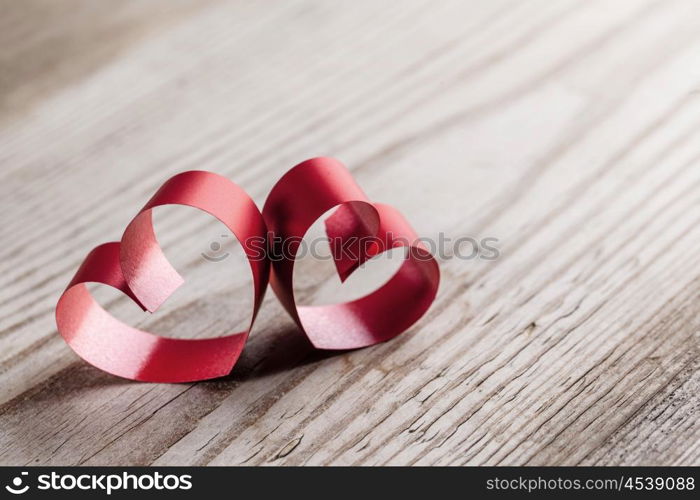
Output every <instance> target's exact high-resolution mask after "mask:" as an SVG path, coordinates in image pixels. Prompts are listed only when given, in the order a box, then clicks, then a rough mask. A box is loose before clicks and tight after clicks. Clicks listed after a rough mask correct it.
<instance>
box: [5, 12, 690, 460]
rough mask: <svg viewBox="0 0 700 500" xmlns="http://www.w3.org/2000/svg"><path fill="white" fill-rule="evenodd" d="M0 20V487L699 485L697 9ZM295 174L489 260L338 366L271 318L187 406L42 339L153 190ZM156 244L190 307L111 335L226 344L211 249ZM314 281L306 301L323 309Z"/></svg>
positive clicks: (166, 239) (116, 308)
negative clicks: (224, 373)
mask: <svg viewBox="0 0 700 500" xmlns="http://www.w3.org/2000/svg"><path fill="white" fill-rule="evenodd" d="M2 10H3V16H2V17H0V96H1V99H0V166H1V168H0V199H1V200H2V212H1V215H0V217H2V219H1V222H2V224H1V226H0V227H1V228H2V240H1V241H2V245H1V247H0V254H1V255H2V257H1V259H0V268H1V270H0V280H2V286H1V287H0V374H1V375H0V376H1V377H2V378H1V380H2V384H0V404H1V406H0V429H2V432H0V464H36V465H38V464H124V465H126V464H158V465H166V464H216V465H220V464H275V465H287V464H368V465H372V464H503V465H506V464H508V465H518V464H548V465H560V464H603V465H615V464H623V465H633V464H635V465H639V464H673V465H676V464H684V465H689V464H693V465H700V425H698V412H699V410H700V398H699V396H698V394H699V393H700V361H699V360H698V354H699V352H700V344H699V340H700V314H699V313H700V300H699V299H700V224H699V223H700V195H699V193H700V3H698V2H696V1H692V0H688V1H669V2H644V1H621V0H616V1H614V2H603V1H597V2H596V1H591V2H589V1H586V2H578V1H572V0H562V1H557V2H550V1H545V0H535V1H528V2H516V1H510V0H509V1H504V0H496V1H493V2H480V1H479V2H477V1H472V2H463V1H443V0H441V1H439V2H435V1H419V0H415V1H414V0H411V1H405V2H400V3H390V2H372V1H369V0H362V1H359V2H358V1H357V0H353V1H349V0H348V1H345V0H344V1H333V2H320V1H310V0H295V1H285V2H282V1H279V2H253V1H234V2H225V1H219V2H214V1H212V2H200V1H184V0H183V1H178V2H171V1H160V0H158V1H154V2H138V1H116V2H109V4H107V3H105V2H102V3H95V2H90V1H87V0H64V1H62V2H52V1H49V0H31V1H29V2H11V1H9V0H8V1H3V2H2ZM319 155H330V156H335V157H338V158H340V159H341V160H343V161H344V162H345V163H346V164H347V165H348V166H349V167H350V168H351V170H352V171H353V173H354V175H355V176H356V178H357V180H358V182H359V183H360V184H361V185H362V186H363V188H364V189H365V191H366V192H367V193H368V195H369V196H370V198H371V199H373V200H376V201H381V202H384V203H389V204H392V205H395V206H397V207H398V208H399V209H400V210H401V211H402V212H403V213H404V214H405V215H406V216H407V218H408V219H409V220H411V221H412V223H413V224H414V226H415V228H416V229H417V231H418V232H419V234H422V235H424V236H428V237H437V235H438V234H439V233H444V234H445V235H447V236H448V237H450V238H453V239H454V238H459V237H463V236H470V237H474V238H477V239H478V238H484V237H494V238H498V247H499V249H500V254H501V255H500V258H498V259H497V260H493V261H489V260H483V259H473V260H463V259H459V258H455V257H454V256H450V255H445V256H444V257H443V258H442V259H441V270H442V284H441V289H440V292H439V295H438V299H437V301H436V302H435V304H434V305H433V307H432V309H431V310H430V311H429V312H428V314H427V315H426V316H425V317H424V318H423V319H422V320H421V321H420V322H419V323H417V324H416V325H415V326H414V327H413V328H411V329H410V331H408V332H407V333H405V334H404V335H402V336H400V337H398V338H397V339H395V340H393V341H391V342H389V343H386V344H382V345H378V346H375V347H372V348H368V349H362V350H359V351H354V352H347V353H338V354H335V355H329V354H324V353H321V352H315V351H313V350H312V348H311V347H309V345H308V343H307V342H306V341H305V339H304V338H303V337H301V336H300V335H299V334H298V333H297V332H296V331H295V330H294V328H293V326H292V323H291V321H290V320H289V319H288V318H287V317H286V315H285V314H284V313H283V311H282V309H281V307H280V306H279V305H278V303H277V302H276V300H275V298H274V297H273V295H272V294H271V293H269V294H268V296H267V297H266V299H265V304H264V306H263V310H262V313H261V316H260V319H259V321H258V322H257V323H256V327H255V330H254V333H253V336H252V338H251V341H250V342H249V344H248V346H247V348H246V351H245V353H244V356H243V357H242V359H241V361H240V362H239V364H238V365H237V366H236V368H235V369H234V371H233V373H232V374H231V375H230V376H229V377H226V378H225V379H221V380H217V381H212V382H205V383H197V384H180V385H167V384H161V385H157V384H141V383H132V382H129V381H125V380H121V379H117V378H115V377H111V376H109V375H106V374H104V373H101V372H100V371H98V370H96V369H94V368H92V367H90V366H88V365H86V364H85V363H84V362H82V361H81V360H80V359H79V358H77V356H75V355H74V354H73V353H72V351H70V349H69V348H68V347H67V346H66V345H65V344H64V343H63V341H62V340H61V338H60V337H59V335H58V334H57V332H56V328H55V323H54V318H53V310H54V306H55V304H56V301H57V299H58V296H59V294H60V293H61V291H62V289H63V288H64V287H65V285H66V284H67V283H68V281H69V279H70V277H71V276H72V274H73V272H74V271H75V269H76V268H77V266H78V264H79V263H80V261H81V260H82V258H83V257H84V255H85V254H86V252H87V251H88V250H89V249H90V248H92V247H93V246H95V245H97V244H99V243H101V242H104V241H110V240H115V239H118V238H119V236H120V234H121V231H122V230H123V228H124V227H125V226H126V224H127V223H128V221H129V220H130V218H131V217H132V216H133V214H134V213H135V211H136V210H137V209H138V208H139V207H140V206H141V205H142V204H143V203H144V202H145V200H146V199H147V198H148V196H149V195H150V193H152V192H153V190H154V189H155V188H156V187H157V186H158V185H159V184H160V183H162V182H163V181H164V180H165V179H166V178H167V177H169V176H170V175H172V174H174V173H176V172H179V171H182V170H187V169H206V170H212V171H215V172H218V173H221V174H224V175H226V176H228V177H230V178H231V179H233V180H234V181H235V182H236V183H238V184H239V185H241V186H242V187H243V188H244V189H246V190H247V191H248V192H249V193H250V194H251V196H253V197H254V198H255V200H256V202H258V203H260V204H262V202H263V201H264V198H265V195H266V194H267V192H268V191H269V189H270V188H271V186H272V185H273V184H274V182H275V181H276V180H277V178H278V177H279V176H280V175H281V174H282V173H283V172H284V171H285V170H286V169H287V168H289V167H290V166H292V165H294V164H296V163H298V162H299V161H301V160H303V159H306V158H309V157H312V156H319ZM157 223H158V224H157V229H158V236H159V239H160V240H161V242H162V243H163V245H164V246H165V247H166V251H167V253H168V255H169V256H171V257H172V259H173V260H174V262H175V264H176V266H177V267H178V269H181V270H182V271H183V273H184V275H185V277H186V278H187V280H188V286H186V287H184V288H183V290H180V291H178V293H177V294H176V296H174V297H173V298H172V300H170V301H168V303H167V304H166V306H164V308H163V309H162V310H161V311H159V312H158V313H157V314H155V315H152V316H151V315H147V314H143V313H140V312H139V311H137V310H135V307H134V306H133V304H131V303H130V302H129V301H128V299H126V300H125V299H124V297H120V296H119V295H117V294H115V295H109V294H105V295H104V297H103V298H104V300H105V303H106V304H108V307H109V309H110V311H112V312H113V313H114V314H115V315H117V316H119V317H121V318H125V319H126V320H128V321H130V322H131V323H132V324H134V325H137V326H140V327H144V328H149V329H153V330H154V331H156V332H160V333H167V334H174V335H211V334H212V333H213V332H221V331H231V330H230V329H231V328H235V327H236V326H237V325H239V324H243V323H244V322H245V321H246V320H247V317H246V316H245V315H246V313H245V311H247V310H248V306H249V304H250V299H251V297H250V294H251V292H250V287H249V285H250V283H249V278H248V277H247V274H246V271H245V261H244V260H243V259H242V258H238V257H240V254H237V253H236V252H237V250H236V249H235V248H234V247H230V251H231V253H233V254H234V255H232V256H231V258H229V259H226V260H225V261H224V262H223V263H218V264H214V263H211V262H208V261H207V260H206V259H204V258H202V255H201V254H202V252H206V251H207V249H208V245H209V244H210V242H212V241H213V240H219V239H221V238H225V237H224V236H222V234H221V232H222V229H221V227H219V226H218V225H217V223H215V222H213V221H211V220H210V219H208V218H207V217H203V216H201V214H197V213H195V212H194V211H191V210H187V209H173V210H165V209H164V210H163V211H161V212H159V213H158V220H157ZM226 248H227V249H228V248H229V247H226ZM306 264H307V263H305V265H306ZM326 264H328V263H327V262H326V263H323V262H310V263H308V269H309V272H304V273H301V275H300V276H299V279H300V295H301V296H303V297H304V298H305V299H306V300H309V301H324V300H327V299H328V297H330V296H331V294H332V293H336V292H337V293H344V292H343V290H342V289H341V287H340V286H339V285H338V283H337V278H335V277H334V275H333V273H332V265H331V266H330V267H329V266H328V265H326ZM378 264H382V263H378ZM383 264H387V263H383ZM388 265H389V266H390V265H391V264H388ZM376 267H379V266H376ZM305 269H306V267H305ZM385 274H386V273H385ZM381 276H382V275H380V277H381ZM370 277H372V275H370ZM374 279H375V282H373V283H369V285H368V284H366V283H365V285H362V284H361V283H359V282H358V283H356V284H355V285H356V286H370V285H374V284H377V282H376V280H377V279H379V278H377V276H374ZM349 285H352V283H350V284H349Z"/></svg>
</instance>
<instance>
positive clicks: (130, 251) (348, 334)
mask: <svg viewBox="0 0 700 500" xmlns="http://www.w3.org/2000/svg"><path fill="white" fill-rule="evenodd" d="M161 205H187V206H192V207H195V208H198V209H200V210H203V211H205V212H207V213H209V214H210V215H213V216H214V217H216V218H217V219H219V220H220V221H221V222H223V223H224V224H225V225H226V226H227V227H228V228H229V230H231V232H232V233H233V234H234V235H235V236H236V238H237V239H238V240H239V241H240V242H241V244H242V245H243V249H244V252H245V254H246V256H247V258H248V261H249V263H250V268H251V272H252V274H253V288H254V306H253V315H252V318H251V324H250V326H249V327H248V329H247V330H245V331H243V332H238V333H233V334H229V335H226V336H223V337H217V338H208V339H173V338H166V337H160V336H157V335H154V334H152V333H149V332H145V331H142V330H138V329H136V328H133V327H130V326H128V325H126V324H124V323H122V322H120V321H118V320H117V319H115V318H114V317H113V316H112V315H110V314H109V313H107V312H106V311H105V310H104V309H102V307H101V306H100V305H99V304H98V303H97V302H96V301H95V299H94V298H93V297H92V296H91V295H90V292H89V291H88V289H87V288H86V286H85V283H87V282H96V283H103V284H106V285H110V286H112V287H114V288H116V289H118V290H121V291H122V292H124V293H125V294H126V295H128V296H129V297H131V299H132V300H134V301H135V302H136V303H137V304H138V305H139V306H140V307H142V308H143V309H144V310H147V311H150V312H153V311H155V310H157V309H158V307H159V306H160V305H161V304H162V303H163V302H164V301H165V300H166V299H167V298H168V297H169V296H170V295H171V294H172V293H173V292H174V291H175V290H176V289H177V288H178V287H179V286H180V285H181V284H182V283H183V279H182V277H181V276H180V275H179V274H178V273H177V271H175V269H173V267H172V266H171V265H170V263H169V262H168V260H167V259H166V257H165V256H164V255H163V252H162V250H161V248H160V246H159V245H158V242H157V240H156V237H155V234H154V232H153V224H152V219H151V211H152V209H153V208H155V207H157V206H161ZM336 206H337V207H338V208H337V209H336V210H335V211H334V212H333V213H332V215H331V216H330V217H328V219H327V220H326V221H325V224H326V232H327V234H328V237H329V242H330V244H331V249H332V251H333V254H334V256H335V264H336V268H337V271H338V275H339V276H340V278H341V280H345V279H346V278H347V277H348V276H349V275H350V274H351V273H352V272H353V271H354V270H356V269H357V268H358V267H359V265H360V264H362V263H363V262H364V261H365V260H367V259H368V258H370V257H372V256H374V255H378V254H380V253H382V252H384V251H387V250H389V249H390V248H392V247H396V246H405V247H407V249H408V252H407V258H406V260H405V261H404V262H403V264H402V266H401V267H400V269H399V270H398V271H397V272H396V274H395V275H394V276H393V277H392V278H391V279H390V280H389V281H388V282H387V283H386V284H384V285H383V286H381V287H380V288H379V289H378V290H376V291H374V292H373V293H371V294H369V295H367V296H365V297H362V298H360V299H357V300H354V301H350V302H346V303H342V304H334V305H326V306H302V307H299V306H297V305H296V303H295V299H294V287H293V274H294V256H295V255H296V253H297V250H298V248H299V243H300V241H301V238H303V236H304V234H305V233H306V231H307V230H308V228H309V227H310V226H311V225H312V224H313V223H314V221H315V220H317V219H318V218H319V217H321V216H322V215H323V213H325V212H326V211H327V210H329V209H331V208H333V207H336ZM266 222H267V226H266ZM268 229H269V231H270V234H269V235H268V233H267V230H268ZM270 236H271V237H270ZM277 241H282V242H287V243H288V249H287V258H283V259H281V260H277V259H273V260H272V264H273V268H272V275H271V276H270V281H271V284H272V287H273V289H274V290H275V293H276V294H277V296H278V298H279V299H280V301H281V302H282V304H283V305H284V307H285V308H286V309H287V311H288V312H289V313H290V314H291V316H292V318H293V319H294V320H295V321H296V323H297V324H298V325H299V327H300V328H301V329H302V331H304V332H305V333H306V335H307V337H308V338H309V340H310V341H311V343H312V344H313V345H314V346H315V347H317V348H320V349H353V348H358V347H365V346H369V345H372V344H375V343H378V342H383V341H385V340H388V339H390V338H392V337H394V336H396V335H398V334H399V333H401V332H403V331H404V330H406V329H407V328H408V327H409V326H411V325H412V324H413V323H415V322H416V321H417V320H418V319H419V318H420V317H421V316H422V315H423V314H424V313H425V312H426V311H427V310H428V308H429V307H430V304H431V303H432V302H433V300H434V298H435V294H436V293H437V288H438V283H439V275H440V273H439V269H438V265H437V262H436V261H435V259H433V257H432V256H431V255H430V252H429V251H428V250H427V249H426V248H425V246H423V244H422V243H420V242H418V238H417V235H416V234H415V232H414V231H413V229H412V228H411V227H410V225H409V224H408V222H407V221H406V220H405V219H404V218H403V217H402V216H401V214H400V213H399V212H398V211H396V210H395V209H394V208H392V207H389V206H387V205H383V204H379V203H371V202H370V201H369V200H368V199H367V197H366V196H365V194H364V193H363V192H362V190H361V189H360V188H359V186H358V185H357V184H356V183H355V181H354V179H353V178H352V176H351V175H350V172H349V171H348V170H347V169H346V168H345V167H344V166H343V165H342V164H341V163H340V162H338V161H337V160H334V159H332V158H315V159H312V160H308V161H306V162H303V163H301V164H299V165H297V166H296V167H294V168H293V169H291V170H290V171H289V172H287V173H286V174H285V175H284V176H283V177H282V178H281V179H280V180H279V182H278V183H277V184H276V185H275V186H274V188H273V189H272V191H271V192H270V195H269V196H268V199H267V201H266V203H265V207H264V209H263V213H262V214H261V213H260V211H259V210H258V208H257V207H256V205H255V203H254V202H253V200H252V199H251V198H250V197H249V196H248V195H247V194H246V193H245V191H243V190H242V189H241V188H240V187H238V186H237V185H235V184H234V183H233V182H231V181H230V180H228V179H226V178H224V177H221V176H219V175H216V174H213V173H210V172H202V171H192V172H184V173H181V174H178V175H176V176H174V177H172V178H171V179H169V180H168V181H166V182H165V184H163V186H162V187H161V188H160V189H159V190H158V191H157V192H156V194H155V195H153V197H152V198H151V199H150V200H149V201H148V203H146V205H145V206H144V207H143V208H142V209H141V210H140V211H139V213H138V214H137V215H136V217H134V219H133V220H132V221H131V223H130V224H129V225H128V226H127V228H126V230H125V231H124V234H123V235H122V238H121V241H119V242H111V243H105V244H103V245H100V246H98V247H97V248H95V249H93V250H92V251H91V252H90V253H89V254H88V256H87V257H86V258H85V260H84V261H83V263H82V265H81V266H80V268H79V269H78V271H77V272H76V274H75V276H74V277H73V279H72V280H71V282H70V284H69V285H68V287H67V288H66V290H65V291H64V293H63V295H61V298H60V299H59V301H58V304H57V306H56V322H57V325H58V331H59V332H60V333H61V335H62V336H63V338H64V339H65V340H66V342H67V343H68V345H70V347H71V348H72V349H73V350H74V351H75V352H76V353H77V354H78V355H79V356H80V357H82V358H83V359H84V360H86V361H87V362H89V363H91V364H92V365H94V366H96V367H98V368H100V369H102V370H104V371H106V372H109V373H112V374H114V375H118V376H121V377H125V378H128V379H133V380H141V381H148V382H191V381H196V380H204V379H210V378H215V377H220V376H223V375H226V374H228V373H229V372H230V371H231V369H232V368H233V366H234V365H235V363H236V361H237V360H238V357H239V356H240V354H241V351H242V350H243V347H244V345H245V342H246V340H247V338H248V333H249V330H250V327H252V324H253V321H254V320H255V316H256V315H257V313H258V309H259V307H260V304H261V302H262V299H263V296H264V294H265V288H266V286H267V282H268V275H269V270H270V267H269V266H270V259H268V258H267V256H266V255H263V254H262V253H261V251H260V248H261V247H260V245H259V244H260V243H261V242H262V243H264V242H270V243H271V244H274V242H277ZM368 241H369V245H367V242H368ZM251 242H257V243H258V244H256V245H252V244H251ZM290 242H291V243H290ZM272 250H274V249H272ZM273 254H274V252H273Z"/></svg>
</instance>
